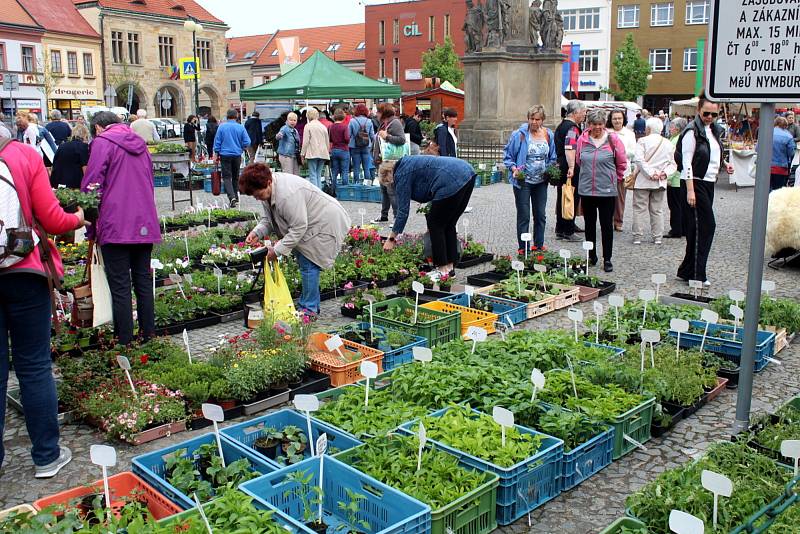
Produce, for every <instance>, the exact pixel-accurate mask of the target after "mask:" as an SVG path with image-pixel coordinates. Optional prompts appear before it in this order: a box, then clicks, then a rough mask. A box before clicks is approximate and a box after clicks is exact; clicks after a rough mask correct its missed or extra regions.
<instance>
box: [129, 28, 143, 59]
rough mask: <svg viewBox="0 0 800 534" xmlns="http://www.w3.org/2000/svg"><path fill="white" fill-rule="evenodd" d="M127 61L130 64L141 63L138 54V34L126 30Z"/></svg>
mask: <svg viewBox="0 0 800 534" xmlns="http://www.w3.org/2000/svg"><path fill="white" fill-rule="evenodd" d="M128 63H130V64H132V65H141V64H142V61H141V57H140V56H139V34H138V33H134V32H128Z"/></svg>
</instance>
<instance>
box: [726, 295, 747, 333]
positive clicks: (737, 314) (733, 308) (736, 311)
mask: <svg viewBox="0 0 800 534" xmlns="http://www.w3.org/2000/svg"><path fill="white" fill-rule="evenodd" d="M728 309H729V310H730V312H731V315H733V340H734V341H736V331H737V330H738V329H739V321H741V320H742V319H743V318H744V310H743V309H741V308H740V307H739V306H737V305H736V304H731V305H730V308H728Z"/></svg>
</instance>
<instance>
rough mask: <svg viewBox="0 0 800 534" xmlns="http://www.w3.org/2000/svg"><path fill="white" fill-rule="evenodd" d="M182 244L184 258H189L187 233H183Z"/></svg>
mask: <svg viewBox="0 0 800 534" xmlns="http://www.w3.org/2000/svg"><path fill="white" fill-rule="evenodd" d="M183 244H184V245H185V247H186V257H187V258H188V257H189V232H188V231H185V232H183Z"/></svg>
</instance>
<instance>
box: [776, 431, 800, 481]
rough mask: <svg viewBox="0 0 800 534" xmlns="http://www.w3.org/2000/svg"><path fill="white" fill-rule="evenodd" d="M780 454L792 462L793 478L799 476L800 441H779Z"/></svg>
mask: <svg viewBox="0 0 800 534" xmlns="http://www.w3.org/2000/svg"><path fill="white" fill-rule="evenodd" d="M781 454H782V455H784V456H786V457H787V458H791V459H792V460H794V476H795V477H797V476H798V475H800V439H785V440H783V441H781Z"/></svg>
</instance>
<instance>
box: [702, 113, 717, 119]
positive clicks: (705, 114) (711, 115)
mask: <svg viewBox="0 0 800 534" xmlns="http://www.w3.org/2000/svg"><path fill="white" fill-rule="evenodd" d="M703 117H706V118H707V117H713V118H715V119H716V118H717V117H719V113H716V112H714V111H704V112H703Z"/></svg>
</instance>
